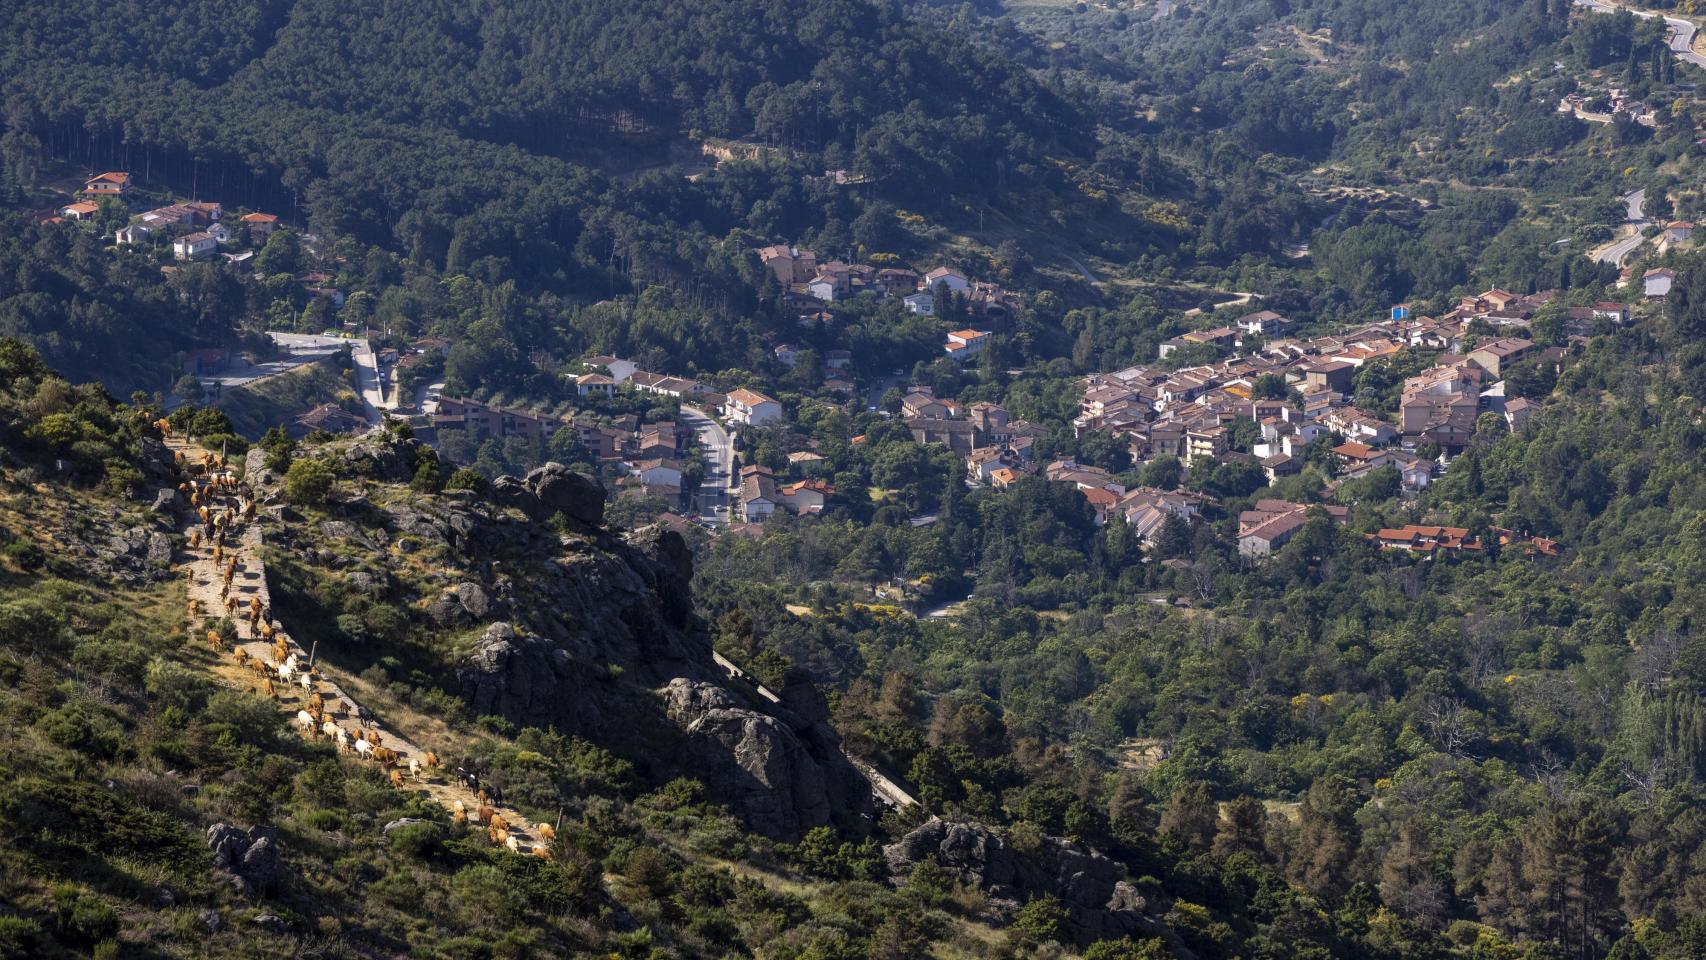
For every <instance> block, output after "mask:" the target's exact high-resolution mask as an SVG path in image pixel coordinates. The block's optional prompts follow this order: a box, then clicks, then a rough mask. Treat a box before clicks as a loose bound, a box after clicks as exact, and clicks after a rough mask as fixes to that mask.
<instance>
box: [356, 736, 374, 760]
mask: <svg viewBox="0 0 1706 960" xmlns="http://www.w3.org/2000/svg"><path fill="white" fill-rule="evenodd" d="M355 752H356V753H359V754H361V756H362V759H364V760H365V759H367V758H369V757H372V756H373V744H371V743H368V742H367V741H366V740H357V741H356V742H355Z"/></svg>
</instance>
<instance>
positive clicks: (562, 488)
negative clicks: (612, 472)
mask: <svg viewBox="0 0 1706 960" xmlns="http://www.w3.org/2000/svg"><path fill="white" fill-rule="evenodd" d="M492 500H493V502H495V503H497V504H498V505H499V506H505V507H515V508H516V509H518V510H520V511H521V512H522V513H524V514H526V515H527V517H528V519H530V520H532V521H534V522H535V523H543V522H545V521H546V520H549V519H551V518H552V517H553V516H556V515H557V514H559V513H561V514H562V515H563V516H564V517H565V518H567V519H568V520H569V521H570V523H571V524H573V525H577V526H579V527H581V528H583V529H587V530H595V529H597V528H599V527H601V526H602V525H603V524H604V487H603V485H602V484H600V483H599V482H598V481H597V480H594V479H592V478H591V477H586V476H583V475H581V474H578V473H576V472H574V471H573V470H570V469H569V468H568V467H565V466H563V465H562V464H560V463H547V464H545V465H544V466H542V467H539V468H537V469H535V470H530V471H528V473H527V476H526V478H524V479H519V480H518V479H516V478H515V477H511V476H502V477H499V478H497V479H496V480H494V481H492Z"/></svg>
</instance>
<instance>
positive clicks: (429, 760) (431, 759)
mask: <svg viewBox="0 0 1706 960" xmlns="http://www.w3.org/2000/svg"><path fill="white" fill-rule="evenodd" d="M426 765H427V766H429V767H436V766H438V754H436V753H433V752H432V751H431V750H428V751H427V752H426ZM458 802H460V801H458Z"/></svg>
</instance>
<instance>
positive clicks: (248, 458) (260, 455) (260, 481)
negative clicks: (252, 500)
mask: <svg viewBox="0 0 1706 960" xmlns="http://www.w3.org/2000/svg"><path fill="white" fill-rule="evenodd" d="M243 480H244V481H245V482H247V483H248V484H249V487H250V489H252V490H254V491H255V497H256V498H257V499H259V500H261V501H263V502H266V503H270V502H272V501H273V500H275V499H276V498H277V497H278V495H279V494H280V493H281V492H282V491H283V489H284V477H283V476H281V475H280V474H279V473H278V471H276V470H268V469H267V452H266V451H265V450H263V449H261V448H260V447H250V448H249V452H248V454H246V455H245V456H244V457H243Z"/></svg>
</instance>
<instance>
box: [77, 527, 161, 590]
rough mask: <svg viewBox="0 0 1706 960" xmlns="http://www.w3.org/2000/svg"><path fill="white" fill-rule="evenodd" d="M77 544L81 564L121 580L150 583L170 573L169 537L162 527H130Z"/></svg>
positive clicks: (124, 581) (103, 574)
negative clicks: (81, 553) (81, 559)
mask: <svg viewBox="0 0 1706 960" xmlns="http://www.w3.org/2000/svg"><path fill="white" fill-rule="evenodd" d="M78 546H80V547H81V548H82V550H81V552H83V553H84V554H85V555H86V556H85V558H84V559H85V561H86V562H84V563H81V564H79V565H80V566H87V567H89V568H90V569H92V570H93V571H95V572H97V573H98V574H100V575H102V576H106V577H111V578H113V579H115V580H118V581H120V582H122V583H126V584H132V585H135V584H145V583H153V582H157V581H160V580H164V579H166V578H167V577H168V576H169V575H170V574H171V568H170V565H171V562H172V538H171V537H170V536H168V535H167V534H166V533H165V532H164V531H162V530H158V529H150V528H149V527H142V526H138V527H129V528H126V529H119V530H115V531H113V532H112V534H111V535H110V536H109V537H108V538H107V539H105V540H91V541H87V542H85V543H82V544H79V545H78Z"/></svg>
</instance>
